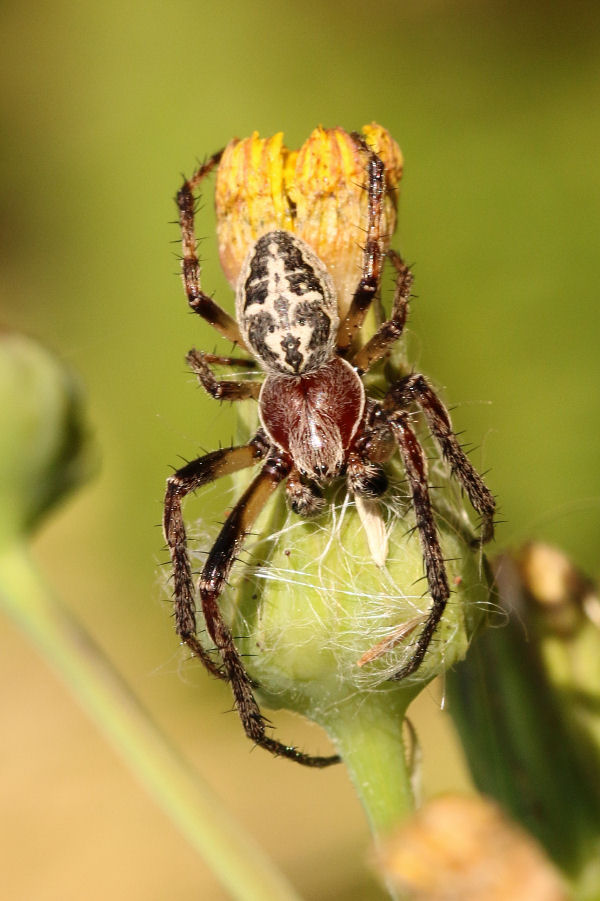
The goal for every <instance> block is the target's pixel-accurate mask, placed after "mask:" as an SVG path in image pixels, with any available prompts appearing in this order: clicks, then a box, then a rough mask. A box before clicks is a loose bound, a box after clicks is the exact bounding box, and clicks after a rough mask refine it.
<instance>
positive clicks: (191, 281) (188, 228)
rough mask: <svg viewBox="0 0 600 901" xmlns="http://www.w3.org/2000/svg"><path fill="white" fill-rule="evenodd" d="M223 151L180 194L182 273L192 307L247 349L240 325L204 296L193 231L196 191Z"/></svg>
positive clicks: (200, 170) (212, 157) (214, 156)
mask: <svg viewBox="0 0 600 901" xmlns="http://www.w3.org/2000/svg"><path fill="white" fill-rule="evenodd" d="M222 155H223V151H222V150H219V151H218V153H214V154H213V155H212V156H211V157H210V158H209V159H208V160H207V161H206V162H205V163H204V164H203V165H202V166H200V167H199V168H198V169H197V170H196V172H194V174H193V175H192V177H191V178H189V179H186V180H185V181H184V182H183V185H182V186H181V188H180V189H179V191H178V192H177V197H176V203H177V208H178V210H179V224H180V226H181V243H182V254H183V255H182V259H181V272H182V276H183V286H184V288H185V293H186V294H187V299H188V303H189V305H190V307H191V308H192V310H193V311H194V313H197V314H198V315H199V316H202V318H203V319H205V320H206V321H207V322H209V323H210V324H211V325H212V326H214V328H216V329H217V331H219V332H221V334H222V335H224V336H225V338H228V339H229V341H231V342H233V343H234V344H239V345H240V347H245V346H246V345H245V343H244V339H243V338H242V335H241V332H240V330H239V327H238V324H237V322H236V321H235V319H233V318H232V317H231V316H230V315H229V313H226V312H225V310H223V309H222V308H221V307H220V306H219V305H218V304H216V303H215V302H214V300H213V299H212V297H209V296H208V294H205V293H204V291H202V289H201V288H200V261H199V260H198V241H197V239H196V232H195V227H194V216H195V206H196V201H195V199H194V190H195V188H197V187H198V185H199V184H200V182H201V181H202V179H203V178H205V177H206V176H207V175H208V174H209V173H210V172H212V170H213V169H214V168H215V166H217V165H218V163H219V161H220V159H221V156H222Z"/></svg>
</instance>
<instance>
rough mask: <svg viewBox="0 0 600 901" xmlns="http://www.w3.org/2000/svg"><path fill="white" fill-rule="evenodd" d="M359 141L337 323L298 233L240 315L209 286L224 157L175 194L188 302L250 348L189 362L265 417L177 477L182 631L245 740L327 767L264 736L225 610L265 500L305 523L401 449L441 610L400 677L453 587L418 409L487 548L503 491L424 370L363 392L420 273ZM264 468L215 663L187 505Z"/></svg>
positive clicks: (211, 386) (223, 556)
mask: <svg viewBox="0 0 600 901" xmlns="http://www.w3.org/2000/svg"><path fill="white" fill-rule="evenodd" d="M351 137H352V141H353V142H355V145H356V147H357V150H358V152H359V153H360V154H361V156H363V157H364V160H365V172H366V190H367V192H368V204H367V223H366V241H365V244H364V248H363V262H362V271H361V274H360V278H359V280H358V284H357V285H356V289H355V291H354V294H353V297H352V301H351V303H350V306H349V309H348V312H347V314H346V315H345V316H344V318H343V319H341V320H340V317H339V314H338V303H337V298H336V291H335V288H334V285H333V281H332V279H331V277H330V275H329V273H328V271H327V269H326V267H325V264H324V263H323V262H322V261H321V259H320V258H319V257H318V256H317V254H316V253H315V251H314V250H313V249H312V248H311V247H310V246H309V245H308V244H307V243H306V242H305V241H304V240H303V239H301V238H300V237H299V236H298V235H296V234H294V233H292V232H289V231H285V230H281V229H279V230H274V231H269V232H268V233H266V234H263V235H262V236H261V237H259V239H258V240H257V241H256V242H255V243H254V245H253V246H252V247H251V248H250V250H249V252H248V254H247V256H246V259H245V262H244V264H243V266H242V269H241V272H240V275H239V278H238V281H237V288H236V297H235V309H236V318H237V321H236V319H233V318H232V317H231V316H229V315H228V314H227V313H226V312H225V311H224V310H223V309H221V308H220V307H219V306H218V305H217V304H216V303H215V302H214V301H213V300H212V298H211V297H209V296H208V295H207V294H205V293H204V291H203V290H202V289H201V287H200V264H199V260H198V256H197V240H196V236H195V230H194V219H195V203H196V202H195V197H194V192H195V191H196V189H197V187H198V185H199V184H200V183H201V182H202V181H203V179H204V178H205V177H206V176H207V175H208V174H209V173H210V172H211V171H213V170H214V169H215V167H216V166H217V165H218V163H219V161H220V159H221V156H222V153H223V151H220V152H219V153H216V154H214V155H213V156H212V157H210V158H209V159H208V160H207V161H206V162H205V163H204V165H202V166H200V167H199V168H198V169H197V171H196V172H195V173H194V175H193V176H192V177H191V178H190V179H188V180H185V181H184V183H183V185H182V187H181V189H180V190H179V192H178V194H177V198H176V202H177V207H178V210H179V223H180V226H181V233H182V243H183V255H182V275H183V283H184V287H185V291H186V294H187V298H188V302H189V305H190V307H191V309H192V310H193V311H194V312H195V313H197V314H198V315H199V316H201V317H202V318H203V319H205V320H206V321H207V322H209V323H210V324H211V325H213V326H214V327H215V328H216V329H217V330H218V331H219V332H220V333H221V334H222V335H224V336H225V337H226V338H228V339H229V340H230V341H231V342H233V344H235V345H239V346H240V347H241V348H244V349H245V350H248V351H249V352H250V354H251V355H252V357H250V358H248V357H244V358H241V357H225V356H216V355H214V354H207V353H203V352H200V351H197V350H195V349H192V350H191V351H190V352H189V354H188V355H187V362H188V364H189V365H190V366H191V369H192V370H193V372H194V373H195V374H196V375H197V377H198V379H199V381H200V383H201V385H202V386H203V387H204V388H205V389H206V391H207V392H208V393H209V394H210V395H211V396H212V397H213V398H218V399H221V400H223V399H225V400H229V401H239V400H245V399H248V398H252V399H254V400H255V401H257V402H258V413H259V419H260V428H259V429H258V431H257V432H256V434H255V435H254V437H253V438H252V439H251V440H250V441H249V442H248V443H247V444H244V445H241V446H238V447H228V448H224V449H221V450H216V451H212V452H211V453H208V454H206V455H204V456H202V457H199V458H198V459H196V460H193V461H192V462H190V463H188V464H187V465H185V466H183V467H182V468H180V469H178V470H177V471H176V472H175V473H174V474H173V475H171V476H170V478H169V479H168V481H167V490H166V496H165V506H164V532H165V537H166V541H167V544H168V547H169V550H170V555H171V560H172V567H173V582H174V615H175V623H176V630H177V634H178V635H179V637H180V638H181V640H182V642H183V643H185V644H186V645H187V646H188V647H189V648H190V650H191V651H192V653H193V654H194V655H195V656H197V657H199V658H200V660H201V661H202V663H203V664H204V666H205V667H206V669H207V670H209V672H211V673H212V674H213V675H214V676H217V677H219V678H221V679H225V680H227V681H228V682H229V683H230V685H231V688H232V691H233V696H234V700H235V706H236V708H237V711H238V713H239V716H240V719H241V722H242V725H243V728H244V730H245V732H246V735H247V736H248V737H249V738H250V739H251V740H252V741H253V742H254V743H255V744H256V745H259V746H260V747H262V748H265V749H266V750H268V751H270V752H271V753H273V754H275V755H278V756H282V757H287V758H290V759H292V760H294V761H296V762H297V763H300V764H303V765H305V766H311V767H325V766H328V765H330V764H332V763H336V762H337V761H338V760H339V757H338V756H336V755H332V756H324V757H321V756H312V755H310V754H307V753H304V752H303V751H300V750H299V749H297V748H295V747H293V746H291V745H286V744H284V743H282V742H280V741H278V740H276V739H275V738H273V737H272V736H271V735H269V734H268V733H267V721H266V720H265V718H264V716H263V715H262V713H261V711H260V708H259V706H258V704H257V701H256V699H255V697H254V688H255V686H254V684H253V682H252V680H251V678H250V676H249V675H248V674H247V672H246V670H245V668H244V665H243V663H242V660H241V658H240V654H239V652H238V650H237V648H236V645H235V642H234V639H233V636H232V633H231V630H230V628H229V626H228V625H227V623H226V622H225V620H224V618H223V616H222V613H221V610H220V607H219V596H220V594H221V592H222V591H223V588H224V585H225V583H226V580H227V577H228V575H229V573H230V570H231V568H232V565H233V563H234V561H235V559H236V556H237V554H238V552H239V550H240V548H241V546H242V544H243V542H244V539H245V537H246V536H247V535H248V533H249V532H250V531H251V529H252V527H253V524H254V522H255V521H256V518H257V516H258V515H259V513H260V511H261V510H262V509H263V507H264V505H265V504H266V503H267V501H268V500H269V498H270V497H271V496H272V495H273V493H274V492H275V491H276V489H277V488H278V487H279V486H280V485H282V484H285V492H286V496H287V501H288V504H289V506H290V507H291V509H292V510H293V511H294V512H295V513H297V514H298V515H300V516H302V517H311V516H316V515H317V514H319V513H320V512H321V510H322V509H323V507H324V499H323V489H324V488H325V487H326V486H328V485H329V484H330V483H331V482H333V481H335V480H339V479H341V478H345V480H346V484H347V487H348V490H349V491H350V492H351V493H352V494H353V495H356V496H362V497H364V498H370V499H373V498H378V497H380V496H381V495H382V494H383V493H384V492H385V491H386V488H387V478H386V474H385V471H384V464H385V463H386V461H388V460H389V459H390V458H391V457H392V455H393V454H394V453H396V452H399V454H400V457H401V460H402V463H403V465H404V469H405V471H406V476H407V480H408V486H409V490H410V496H411V499H412V505H413V507H414V511H415V516H416V529H417V531H418V534H419V537H420V543H421V548H422V554H423V559H424V566H425V573H426V578H427V582H428V587H429V593H430V595H431V607H430V610H429V613H428V615H427V617H426V618H425V621H424V623H423V625H422V628H421V631H420V633H419V634H418V637H417V638H416V640H415V642H414V645H413V649H412V655H411V657H410V659H409V660H408V662H407V663H405V664H404V666H402V668H401V669H400V670H399V671H398V672H397V673H396V674H395V676H394V677H393V678H394V679H398V680H399V679H404V678H406V677H407V676H409V675H411V674H412V673H414V672H415V671H416V670H417V669H418V667H419V665H420V664H421V662H422V661H423V658H424V656H425V654H426V652H427V648H428V646H429V644H430V642H431V640H432V637H433V635H434V633H435V630H436V627H437V625H438V623H439V622H440V619H441V617H442V614H443V612H444V608H445V606H446V602H447V600H448V597H449V595H450V588H449V584H448V578H447V574H446V569H445V565H444V559H443V555H442V550H441V547H440V542H439V538H438V533H437V528H436V523H435V518H434V514H433V510H432V505H431V501H430V497H429V489H428V482H427V463H426V458H425V454H424V452H423V449H422V447H421V445H420V443H419V440H418V438H417V435H416V433H415V431H414V428H413V426H412V424H411V412H412V411H413V410H414V408H415V407H416V408H418V409H420V410H421V411H422V413H423V414H424V417H425V420H426V422H427V424H428V427H429V429H430V431H431V433H432V435H433V437H434V439H435V441H436V442H437V444H438V446H439V448H440V450H441V453H442V455H443V457H444V458H445V460H446V461H447V463H448V464H449V466H450V470H451V473H452V475H453V476H454V477H456V479H457V480H458V481H459V482H460V484H461V485H462V487H463V488H464V490H465V491H466V494H467V496H468V498H469V500H470V502H471V504H472V506H473V508H474V509H475V510H476V511H477V513H478V514H479V515H480V517H481V520H482V528H481V537H480V540H481V542H482V543H484V542H488V541H490V540H491V538H492V537H493V531H494V521H493V517H494V511H495V502H494V498H493V496H492V494H491V493H490V491H489V490H488V488H487V487H486V485H485V484H484V482H483V480H482V478H481V476H480V475H479V474H478V473H477V472H476V470H475V469H474V468H473V466H472V464H471V463H470V462H469V460H468V459H467V457H466V456H465V454H464V452H463V450H462V448H461V446H460V445H459V443H458V440H457V438H456V436H455V434H454V432H453V429H452V424H451V421H450V417H449V414H448V412H447V410H446V408H445V406H444V404H443V403H442V401H441V400H440V399H439V397H438V396H437V395H436V394H435V392H434V391H433V389H432V388H431V386H430V385H429V383H428V381H427V380H426V379H425V377H424V376H423V375H420V374H418V373H414V372H413V373H411V374H409V375H405V376H403V377H402V378H399V379H398V380H397V381H395V382H393V384H391V385H390V386H389V388H388V390H387V392H386V394H385V396H384V397H383V400H381V401H376V400H375V399H373V398H370V397H368V396H367V395H366V392H365V387H364V385H363V381H362V378H361V377H362V376H363V374H364V373H366V372H367V371H368V370H369V369H370V368H371V367H372V366H373V365H374V364H375V363H376V362H377V361H378V360H380V359H382V358H383V357H384V356H385V355H386V354H387V353H388V351H389V349H390V347H391V345H392V344H393V343H394V342H395V341H397V340H398V339H399V338H400V336H401V335H402V332H403V329H404V325H405V322H406V317H407V311H408V304H409V298H410V292H411V286H412V283H413V276H412V273H411V271H410V268H409V267H408V266H407V265H406V264H405V263H404V261H403V260H402V258H401V257H400V255H399V254H398V253H396V252H395V251H392V250H390V251H388V252H387V254H386V253H385V251H384V249H383V246H382V245H383V236H382V234H381V218H382V203H383V198H384V191H385V167H384V163H383V162H382V160H381V159H380V157H379V156H378V155H377V154H376V153H375V152H374V151H373V150H372V149H371V148H370V147H369V146H368V145H367V144H366V142H365V141H364V139H363V138H362V137H361V136H359V135H357V134H353V135H352V136H351ZM386 256H387V258H388V259H389V261H390V263H391V265H392V267H393V269H394V273H395V293H394V300H393V306H392V312H391V315H390V318H389V319H388V320H387V321H385V322H383V324H382V325H380V326H379V328H378V329H377V331H376V332H375V334H374V335H373V336H372V337H371V338H370V339H369V340H368V341H366V343H364V344H363V346H362V347H360V348H359V349H355V347H356V342H355V338H356V337H357V335H358V333H359V330H360V329H361V327H362V325H363V322H364V319H365V316H366V313H367V310H368V309H369V306H370V304H371V303H372V301H373V299H374V298H375V297H376V295H377V294H378V291H379V286H380V281H381V276H382V270H383V266H384V262H385V258H386ZM215 364H217V365H220V366H224V367H234V366H235V367H244V368H246V369H254V370H257V369H259V368H260V369H262V370H263V372H264V374H265V377H264V380H263V381H262V383H260V382H258V381H229V380H219V379H218V378H217V377H216V376H215V374H214V372H213V369H212V367H213V365H215ZM258 463H260V464H262V465H261V468H260V471H259V472H258V474H257V475H256V476H255V477H254V479H253V480H252V481H251V482H250V484H249V487H248V488H247V489H246V490H245V491H244V493H243V495H242V497H241V498H240V499H239V500H238V502H237V503H236V504H235V506H234V507H233V509H232V510H231V512H230V513H229V516H228V517H227V519H226V521H225V523H224V525H223V527H222V529H221V532H220V534H219V536H218V538H217V540H216V542H215V544H214V546H213V548H212V550H211V551H210V552H209V554H208V557H207V559H206V562H205V564H204V567H203V569H202V573H201V575H200V578H199V581H198V594H199V599H200V605H201V609H202V614H203V618H204V622H205V624H206V629H207V631H208V634H209V636H210V638H211V640H212V641H213V642H214V645H215V647H216V650H217V651H218V653H219V655H220V662H219V663H218V664H217V663H215V661H214V660H213V658H212V656H211V655H210V653H209V652H208V651H207V650H206V648H205V647H204V646H203V644H202V643H201V642H200V640H199V639H198V636H197V631H196V601H195V596H196V592H195V589H194V580H193V577H192V570H191V566H190V561H189V557H188V553H187V547H186V531H185V525H184V521H183V517H182V510H181V503H182V500H183V498H184V497H185V496H186V495H187V494H189V493H190V492H193V491H196V490H197V489H198V488H200V487H201V486H203V485H206V484H207V483H209V482H212V481H214V480H215V479H218V478H220V477H221V476H224V475H227V474H230V473H233V472H236V471H238V470H241V469H244V468H247V467H251V466H254V465H256V464H258Z"/></svg>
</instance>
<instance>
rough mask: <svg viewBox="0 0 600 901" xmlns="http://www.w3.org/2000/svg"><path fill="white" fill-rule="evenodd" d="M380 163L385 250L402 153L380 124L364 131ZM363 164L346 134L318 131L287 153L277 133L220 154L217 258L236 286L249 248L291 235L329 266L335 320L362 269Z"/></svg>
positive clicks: (393, 223)
mask: <svg viewBox="0 0 600 901" xmlns="http://www.w3.org/2000/svg"><path fill="white" fill-rule="evenodd" d="M362 133H363V135H364V137H365V140H366V141H367V143H368V144H369V146H370V147H372V148H373V150H375V152H376V153H378V154H379V156H380V157H381V159H382V161H383V163H384V165H385V172H386V189H387V190H386V196H385V201H384V204H383V217H382V218H383V221H382V223H381V233H382V243H383V247H384V250H387V249H388V247H389V240H390V237H391V235H392V233H393V231H394V228H395V226H396V211H397V201H398V191H397V188H398V185H399V182H400V178H401V177H402V165H403V159H402V153H401V151H400V148H399V147H398V145H397V144H396V142H395V141H394V139H393V138H392V137H391V135H390V134H389V132H387V131H386V130H385V129H384V128H382V127H381V126H380V125H377V124H375V123H372V124H371V125H366V126H364V127H363V129H362ZM365 187H366V160H365V154H364V153H363V152H362V151H361V149H360V148H359V147H358V146H357V144H356V142H355V141H354V140H353V139H352V137H351V135H350V134H349V133H348V132H347V131H344V129H343V128H321V127H319V128H316V129H315V130H314V131H313V133H312V134H311V135H310V137H309V139H308V140H307V141H306V142H305V144H303V145H302V147H301V148H300V150H292V151H291V150H288V149H287V147H286V146H285V144H284V143H283V134H282V133H281V132H279V133H278V134H276V135H273V137H271V138H260V137H259V135H258V132H254V134H253V135H252V136H251V137H249V138H244V139H243V140H241V141H240V140H234V141H231V142H230V143H229V144H228V146H227V147H226V148H225V152H224V153H223V157H222V159H221V162H220V165H219V169H218V172H217V184H216V201H215V202H216V209H217V232H218V237H219V254H220V258H221V264H222V266H223V270H224V272H225V275H226V276H227V278H228V279H229V282H230V283H231V284H232V285H235V283H236V281H237V278H238V275H239V271H240V268H241V266H242V263H243V261H244V259H245V257H246V254H247V253H248V250H249V249H250V247H251V246H252V244H253V243H254V242H255V241H256V240H257V239H258V238H260V236H261V235H263V234H265V233H266V232H268V231H272V230H274V229H286V230H288V231H292V232H295V233H296V234H297V235H299V236H300V237H301V238H303V239H304V240H305V241H306V242H307V243H308V244H310V246H311V247H312V248H313V249H314V250H315V252H316V253H317V254H318V255H319V257H320V258H321V259H322V260H323V262H324V263H325V265H326V266H327V268H328V270H329V272H330V274H331V277H332V278H333V281H334V283H335V286H336V288H337V291H338V298H339V305H340V315H341V316H343V315H344V314H345V312H346V310H347V308H348V305H349V303H350V300H351V298H352V294H353V291H354V289H355V287H356V284H357V282H358V278H359V275H358V273H359V271H360V266H361V263H362V249H361V245H362V243H363V234H364V231H363V230H364V228H365V226H366V217H367V201H368V198H367V192H366V191H365V190H364V189H365Z"/></svg>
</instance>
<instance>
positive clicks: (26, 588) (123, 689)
mask: <svg viewBox="0 0 600 901" xmlns="http://www.w3.org/2000/svg"><path fill="white" fill-rule="evenodd" d="M0 605H1V606H2V607H3V609H4V610H5V611H6V613H7V614H8V615H9V616H10V617H11V618H12V619H13V620H14V621H15V622H16V623H17V625H18V626H19V627H20V628H21V629H22V630H23V631H24V632H25V634H26V635H27V636H28V637H29V638H31V639H32V641H33V642H34V643H35V644H36V645H37V647H38V648H39V649H40V651H41V653H42V654H43V656H44V657H45V658H46V660H47V661H48V662H49V663H51V664H52V666H53V667H54V668H55V669H56V670H57V671H58V672H59V673H60V675H61V676H62V678H63V680H64V681H65V682H66V684H67V685H68V687H69V688H70V690H71V691H72V692H73V693H74V694H75V695H76V696H77V698H78V700H79V702H80V703H81V705H82V706H83V708H84V710H85V711H86V713H87V714H88V715H89V716H90V717H91V719H92V720H93V722H94V723H95V724H96V725H97V726H98V728H99V729H100V730H101V731H102V732H103V733H104V735H105V736H106V737H107V738H108V739H109V741H110V742H111V744H112V745H113V746H114V747H115V748H116V750H117V751H118V752H119V754H120V755H121V756H122V757H123V758H124V760H125V761H126V762H127V764H128V765H129V766H130V767H131V769H132V770H133V772H134V774H135V775H136V776H137V777H138V779H139V780H140V782H141V783H142V784H143V785H144V786H145V788H146V789H147V790H148V791H149V792H150V793H151V794H152V795H153V797H154V798H155V800H156V801H157V802H158V803H159V804H160V806H161V807H162V809H163V810H164V811H165V812H166V813H168V815H169V816H170V817H171V819H172V820H173V822H174V823H175V824H176V825H177V827H178V828H179V830H180V831H181V832H182V834H183V835H184V836H185V837H186V839H187V840H188V841H189V842H190V844H191V845H192V846H193V847H194V848H196V850H198V851H199V852H200V853H201V854H202V855H203V856H204V858H205V860H206V861H207V863H208V864H209V866H210V867H211V869H212V870H213V871H214V873H215V874H216V876H217V877H218V878H219V879H220V881H221V882H222V884H223V885H224V886H225V887H226V889H227V890H228V891H229V892H230V893H231V896H232V897H233V898H237V899H241V901H299V896H298V895H297V894H296V893H295V891H294V890H293V888H292V887H291V886H290V885H289V884H288V883H287V881H286V880H285V878H284V877H283V876H282V875H281V874H280V873H279V872H278V871H277V870H276V869H275V868H274V866H273V864H272V863H271V862H270V861H269V860H268V858H266V857H265V855H264V854H263V852H262V851H261V850H260V848H258V847H257V846H256V845H255V844H254V842H253V841H252V839H251V838H250V837H249V836H248V835H247V834H245V833H244V832H243V830H242V829H241V828H240V827H239V826H238V824H237V823H236V822H235V821H234V820H233V819H232V818H231V817H230V815H229V814H228V812H227V811H226V810H225V809H224V806H223V802H222V801H221V800H220V799H219V798H217V797H216V796H215V795H213V793H212V791H211V789H210V787H209V786H208V785H207V784H206V783H204V782H203V781H202V780H201V778H200V777H199V776H198V774H197V773H195V772H194V771H193V770H192V769H191V768H190V767H189V766H188V764H187V763H186V762H185V761H184V760H183V759H182V758H181V757H179V755H178V754H177V752H176V751H175V750H174V748H173V747H172V746H171V745H170V744H169V742H168V740H167V739H166V737H165V736H164V735H163V734H162V733H161V732H160V731H159V730H158V728H157V727H156V725H155V724H154V723H153V721H152V719H151V717H150V716H149V714H148V713H147V712H146V710H145V709H144V708H143V707H142V705H141V704H140V702H139V701H138V700H137V699H136V697H135V696H134V695H133V694H132V692H131V690H130V689H129V688H128V686H127V685H126V684H125V682H124V681H123V680H122V679H121V677H120V676H119V674H118V673H117V672H116V671H115V670H114V668H113V667H112V665H111V664H110V662H109V661H108V660H107V659H106V657H105V656H104V654H103V653H102V651H101V650H100V648H98V646H97V645H96V644H95V643H94V641H93V640H92V639H91V637H90V636H89V635H88V634H87V633H86V632H84V630H83V629H82V628H81V626H80V625H78V623H77V622H76V621H75V620H74V619H73V618H72V617H71V616H70V615H69V614H68V612H67V611H65V610H64V609H63V608H62V606H61V605H60V603H59V602H58V601H57V600H56V599H55V598H53V597H52V596H51V594H50V592H49V591H48V589H47V587H46V585H45V584H44V582H43V580H42V578H41V577H40V575H39V573H38V572H37V569H36V568H35V566H34V564H33V562H32V560H31V558H30V556H29V553H28V550H27V548H26V546H25V544H24V543H21V542H13V543H11V544H9V545H6V546H4V547H3V548H2V549H1V550H0Z"/></svg>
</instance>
